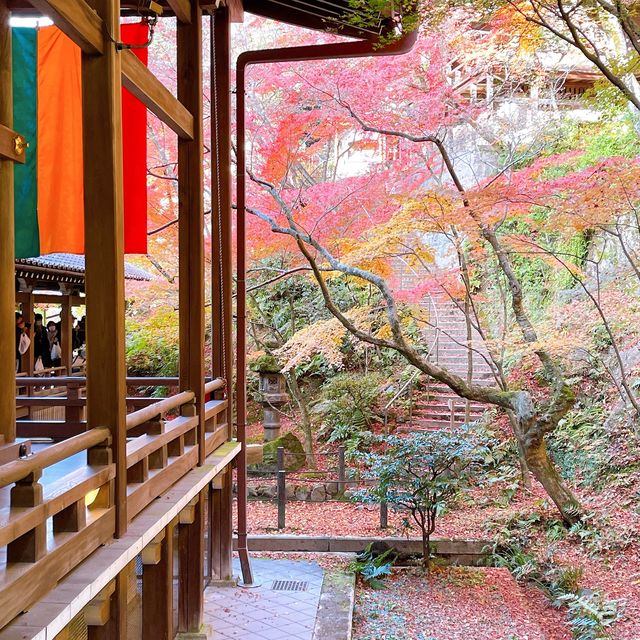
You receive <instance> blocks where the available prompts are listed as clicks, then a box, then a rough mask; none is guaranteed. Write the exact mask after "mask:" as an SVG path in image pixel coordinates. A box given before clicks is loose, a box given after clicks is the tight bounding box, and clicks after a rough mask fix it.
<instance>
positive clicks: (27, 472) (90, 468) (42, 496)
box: [0, 428, 115, 627]
mask: <svg viewBox="0 0 640 640" xmlns="http://www.w3.org/2000/svg"><path fill="white" fill-rule="evenodd" d="M109 446H110V432H109V430H108V429H106V428H99V429H91V430H90V431H87V432H85V433H83V434H80V435H77V436H75V437H73V438H70V439H68V440H66V441H64V442H61V443H58V444H54V445H51V446H49V447H47V448H45V449H43V450H42V451H39V452H37V453H35V454H33V455H31V456H29V457H26V458H22V459H18V460H14V461H13V462H9V463H7V464H4V465H2V466H0V487H2V489H1V490H0V493H1V494H2V508H1V513H2V516H1V519H0V546H2V547H3V548H4V549H6V557H5V567H4V571H2V573H1V576H2V577H1V579H0V627H2V626H3V625H4V624H6V623H7V622H9V621H10V620H11V619H12V618H13V617H15V616H16V615H17V614H18V613H20V611H23V610H24V609H26V608H28V607H29V606H30V605H31V604H32V603H33V602H35V601H36V600H38V599H39V598H40V597H41V596H42V595H43V594H44V593H46V592H47V591H48V590H50V589H51V588H53V587H54V586H55V584H56V582H57V581H58V580H59V579H60V578H61V577H62V576H63V575H65V574H66V573H67V572H68V571H70V569H71V568H73V567H74V566H76V565H77V564H79V563H80V562H82V560H84V559H85V558H86V557H87V556H88V555H89V554H91V553H92V552H93V551H94V550H95V549H96V548H97V547H98V546H100V545H101V544H104V543H105V542H106V541H107V540H109V539H110V538H111V537H112V536H113V533H114V530H115V509H114V507H113V506H112V505H111V503H110V494H111V491H110V483H111V482H112V481H113V479H114V477H115V465H114V464H112V463H111V462H110V457H109V456H108V455H105V452H106V451H108V449H109ZM83 451H87V464H81V465H74V464H70V463H69V461H70V459H72V458H73V456H76V455H78V454H79V453H81V452H83ZM45 469H50V476H51V477H50V478H46V479H45V480H44V481H43V482H41V479H42V474H43V471H44V470H45ZM10 485H12V486H11V488H10V489H9V486H10ZM16 594H20V595H19V597H16Z"/></svg>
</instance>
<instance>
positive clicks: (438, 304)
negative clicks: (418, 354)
mask: <svg viewBox="0 0 640 640" xmlns="http://www.w3.org/2000/svg"><path fill="white" fill-rule="evenodd" d="M424 304H425V306H426V307H428V309H429V314H430V318H431V322H432V323H433V324H434V325H436V326H435V327H430V328H429V329H428V330H427V332H426V339H427V340H428V343H429V345H431V355H430V359H431V361H432V362H434V363H438V364H440V365H441V366H443V367H446V368H447V369H449V371H452V372H453V373H455V374H457V375H459V376H460V377H462V378H464V379H465V380H466V379H467V371H468V366H469V350H468V348H467V346H466V345H467V326H466V322H465V317H464V313H463V311H462V310H461V309H460V307H458V305H457V304H456V303H455V302H454V301H452V300H451V299H449V298H448V297H445V296H435V295H432V296H430V297H429V298H427V299H426V300H425V302H424ZM471 341H472V346H473V348H474V349H475V350H476V351H472V352H471V364H472V375H471V380H472V381H473V382H474V383H475V384H478V385H487V386H490V385H493V384H495V381H494V378H493V375H492V373H491V368H490V366H489V364H488V363H487V361H486V360H485V359H484V358H483V357H482V356H483V354H484V355H485V356H486V355H487V350H486V347H485V346H484V344H483V341H482V339H481V338H480V336H479V335H478V333H477V332H475V331H473V332H472V336H471ZM413 400H414V408H413V414H412V419H411V422H410V424H409V425H407V426H405V427H402V428H401V429H400V431H416V430H429V429H442V428H447V427H454V426H456V425H461V424H463V423H464V422H466V421H467V419H468V420H469V421H474V420H477V419H478V418H479V417H480V416H481V415H482V414H483V413H484V411H485V410H486V405H483V404H481V403H478V402H469V403H468V407H467V400H465V399H464V398H461V397H460V396H458V395H457V394H456V393H454V392H453V391H451V389H449V388H448V387H447V386H446V385H444V384H441V383H439V382H436V381H435V380H433V379H429V378H428V377H427V376H422V377H421V378H419V385H418V388H416V389H415V390H414V394H413ZM467 412H468V413H467Z"/></svg>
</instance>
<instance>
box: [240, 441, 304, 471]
mask: <svg viewBox="0 0 640 640" xmlns="http://www.w3.org/2000/svg"><path fill="white" fill-rule="evenodd" d="M278 447H284V466H285V469H286V470H287V471H298V470H299V469H301V468H302V467H304V463H305V462H306V456H305V454H304V448H303V447H302V443H301V442H300V440H299V439H298V438H297V437H296V436H295V435H294V434H293V433H290V432H289V433H285V434H283V435H281V436H280V437H279V438H276V439H275V440H272V441H271V442H265V443H264V447H263V456H262V462H261V463H260V464H252V465H250V466H249V468H248V470H249V472H252V473H265V472H273V471H277V470H278Z"/></svg>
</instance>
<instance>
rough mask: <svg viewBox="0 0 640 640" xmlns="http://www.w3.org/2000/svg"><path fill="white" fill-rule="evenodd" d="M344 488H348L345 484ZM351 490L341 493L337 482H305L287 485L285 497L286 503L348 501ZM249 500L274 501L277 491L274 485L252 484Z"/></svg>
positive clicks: (249, 488)
mask: <svg viewBox="0 0 640 640" xmlns="http://www.w3.org/2000/svg"><path fill="white" fill-rule="evenodd" d="M345 486H347V487H349V486H350V485H349V483H348V482H346V483H345ZM352 493H353V491H352V489H349V488H347V489H346V490H345V491H343V492H339V491H338V482H317V483H311V482H307V483H304V484H300V483H295V482H291V483H287V485H286V496H287V501H288V502H291V501H293V500H299V501H302V502H325V501H326V500H335V499H340V498H345V499H349V498H350V497H351V495H352ZM248 494H249V499H251V498H254V499H255V498H262V499H268V500H275V499H276V497H277V495H278V489H277V487H276V485H275V484H266V483H265V484H253V485H251V484H250V485H249V487H248Z"/></svg>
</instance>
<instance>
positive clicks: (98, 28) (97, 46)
mask: <svg viewBox="0 0 640 640" xmlns="http://www.w3.org/2000/svg"><path fill="white" fill-rule="evenodd" d="M30 2H31V4H32V5H33V7H34V8H36V9H38V11H40V12H41V13H42V14H43V15H45V16H47V17H49V18H51V20H53V22H55V24H56V26H57V27H58V28H59V29H60V30H61V31H63V32H64V33H66V34H67V35H68V36H69V37H70V38H71V39H72V40H73V41H74V42H75V43H76V44H77V45H78V46H79V47H80V48H81V49H82V51H84V53H86V54H89V55H97V54H101V53H104V51H105V37H104V34H103V23H102V19H101V18H100V16H99V15H98V14H97V13H96V12H95V11H94V10H93V9H92V8H91V7H90V6H89V5H88V4H87V3H86V2H85V1H84V0H30ZM109 33H111V35H112V37H113V38H115V39H117V36H116V35H115V34H114V32H113V31H110V32H109ZM118 33H119V32H118ZM109 46H112V45H111V44H110V45H109Z"/></svg>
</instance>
